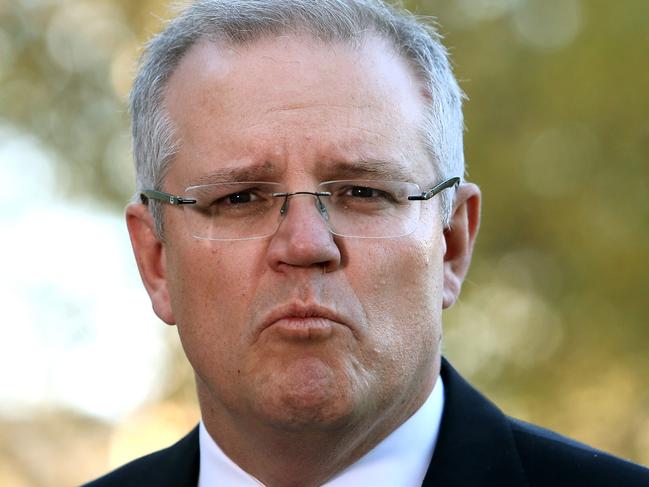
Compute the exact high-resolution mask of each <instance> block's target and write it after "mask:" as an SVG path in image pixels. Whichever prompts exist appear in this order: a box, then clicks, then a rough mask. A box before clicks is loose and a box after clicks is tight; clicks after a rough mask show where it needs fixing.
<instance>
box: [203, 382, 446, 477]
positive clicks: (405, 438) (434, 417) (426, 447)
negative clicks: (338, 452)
mask: <svg viewBox="0 0 649 487" xmlns="http://www.w3.org/2000/svg"><path fill="white" fill-rule="evenodd" d="M443 409H444V384H443V383H442V378H441V377H438V378H437V382H436V383H435V387H434V388H433V390H432V392H431V393H430V396H428V399H426V402H424V404H422V406H421V407H420V408H419V409H418V410H417V411H416V412H415V414H413V415H412V416H411V417H410V418H408V420H406V422H404V423H403V424H402V425H401V426H399V427H398V428H397V429H396V430H394V431H393V432H392V433H390V434H389V435H388V436H387V437H386V438H385V439H384V440H383V441H381V443H379V444H378V445H376V446H375V447H374V448H373V449H372V450H370V451H369V452H367V453H366V454H365V455H364V456H362V457H361V458H360V459H359V460H358V461H356V462H355V463H353V464H352V465H350V466H349V467H347V468H346V469H345V470H343V471H342V472H340V473H338V474H337V475H336V476H335V477H334V478H332V479H331V480H329V481H328V482H327V483H325V484H324V485H323V487H357V486H359V485H375V486H398V487H409V486H412V487H420V486H421V484H422V482H423V480H424V477H425V476H426V471H427V470H428V465H429V463H430V461H431V459H432V458H433V451H434V450H435V444H436V443H437V435H438V433H439V426H440V423H441V420H442V410H443ZM199 445H200V455H201V457H200V470H199V475H198V487H221V486H223V487H259V486H263V485H264V484H262V483H261V482H260V481H259V480H257V479H256V478H254V477H253V476H252V475H250V474H249V473H247V472H245V471H244V470H242V469H241V467H239V466H238V465H237V464H236V463H234V462H233V461H232V460H230V458H228V456H227V455H226V454H225V453H223V451H222V450H221V448H219V446H218V445H217V444H216V442H215V441H214V440H213V439H212V437H211V436H210V435H209V433H208V432H207V430H206V429H205V425H204V424H203V421H201V422H200V425H199Z"/></svg>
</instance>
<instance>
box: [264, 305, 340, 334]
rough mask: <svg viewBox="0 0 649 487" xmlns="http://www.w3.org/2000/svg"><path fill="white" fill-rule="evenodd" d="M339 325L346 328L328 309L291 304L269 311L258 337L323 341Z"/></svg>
mask: <svg viewBox="0 0 649 487" xmlns="http://www.w3.org/2000/svg"><path fill="white" fill-rule="evenodd" d="M339 325H343V326H346V321H345V320H344V318H342V317H341V316H339V315H338V314H337V313H336V312H334V311H333V310H331V309H329V308H326V307H324V306H319V305H306V304H300V303H292V304H288V305H284V306H280V307H279V308H275V309H274V310H273V311H271V312H270V313H269V314H268V316H267V317H266V318H265V319H264V320H263V321H262V324H261V326H260V327H259V330H258V335H262V334H266V333H272V334H276V335H278V336H279V337H281V338H285V339H289V340H323V339H326V338H328V337H329V336H331V335H332V334H333V332H334V329H335V328H336V326H339Z"/></svg>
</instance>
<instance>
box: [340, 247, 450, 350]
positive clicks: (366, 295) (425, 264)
mask: <svg viewBox="0 0 649 487" xmlns="http://www.w3.org/2000/svg"><path fill="white" fill-rule="evenodd" d="M438 248H439V246H436V242H434V241H430V240H420V239H416V238H412V239H410V238H409V239H399V240H394V241H392V242H386V241H384V242H380V243H377V245H369V246H368V245H367V241H365V242H364V248H363V252H364V254H363V255H364V258H363V259H360V262H357V263H356V264H352V263H351V261H352V259H350V267H351V266H353V267H352V268H350V272H349V275H350V280H351V281H352V282H351V285H352V287H353V288H354V289H355V290H356V292H357V293H358V299H359V300H360V302H361V304H362V305H363V308H364V311H365V313H366V315H367V318H368V322H369V324H370V327H371V328H372V329H371V330H370V333H371V335H372V337H373V340H374V342H375V345H376V348H377V350H383V352H384V353H387V352H388V351H390V354H394V353H396V352H395V351H397V350H401V351H405V353H412V352H414V351H416V350H417V349H429V347H432V346H434V344H435V343H436V342H437V340H438V336H439V334H440V329H441V309H442V290H443V286H442V278H443V272H442V271H443V267H442V257H441V255H440V252H439V251H436V250H435V249H438Z"/></svg>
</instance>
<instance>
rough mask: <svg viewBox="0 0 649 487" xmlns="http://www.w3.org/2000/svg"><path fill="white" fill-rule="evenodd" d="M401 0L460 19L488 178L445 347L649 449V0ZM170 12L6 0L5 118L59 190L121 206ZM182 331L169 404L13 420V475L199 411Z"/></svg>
mask: <svg viewBox="0 0 649 487" xmlns="http://www.w3.org/2000/svg"><path fill="white" fill-rule="evenodd" d="M405 4H406V5H407V6H408V7H409V8H411V9H412V10H413V11H415V12H416V13H419V14H424V15H434V16H436V17H437V19H438V21H439V24H440V26H441V30H442V32H443V33H444V34H445V36H446V44H447V45H448V46H449V48H450V50H451V52H452V56H453V60H454V63H455V66H456V73H457V76H458V78H459V79H460V80H461V83H462V86H463V88H464V90H465V91H466V93H467V95H468V97H469V101H468V102H467V104H466V112H465V113H466V125H467V127H468V132H467V134H466V158H467V163H468V169H469V175H470V179H471V180H473V181H476V182H477V183H478V184H479V185H480V186H481V188H482V191H483V196H484V207H483V222H482V229H481V234H480V238H479V241H478V245H477V249H476V254H475V257H474V264H473V268H472V271H471V273H470V275H469V279H468V281H467V283H466V284H465V289H464V292H463V296H462V300H461V301H460V302H459V303H458V304H457V305H456V306H455V307H454V308H453V309H452V310H450V311H449V312H448V313H447V314H446V318H445V320H446V323H445V324H446V337H445V353H446V355H447V356H448V357H449V358H450V359H451V360H452V361H453V362H454V363H455V364H456V366H457V367H458V368H459V369H460V370H461V371H462V372H463V373H464V374H465V375H467V376H468V377H469V378H470V379H471V380H473V381H474V382H475V383H476V384H477V385H478V386H480V387H481V388H482V389H483V390H484V391H485V392H486V393H487V395H489V396H490V397H491V398H493V399H494V400H495V402H497V403H498V404H499V405H500V406H501V407H502V408H503V409H504V410H506V411H507V412H509V413H511V414H513V415H516V416H519V417H522V418H524V419H527V420H529V421H532V422H536V423H539V424H542V425H544V426H547V427H550V428H552V429H556V430H558V431H560V432H561V433H564V434H566V435H570V436H574V437H576V438H577V439H579V440H582V441H584V442H587V443H591V444H593V445H594V446H596V447H599V448H602V449H605V450H609V451H612V452H614V453H616V454H618V455H621V456H623V457H627V458H631V459H633V460H635V461H638V462H642V463H645V464H648V463H649V388H648V385H649V375H648V373H647V371H648V370H649V353H647V345H646V344H647V342H648V341H649V327H647V326H646V320H647V318H646V317H647V316H649V299H647V289H649V265H648V262H649V259H648V258H647V254H648V251H649V164H647V154H649V117H648V113H649V110H648V109H649V92H648V90H647V87H648V86H649V69H647V61H648V57H647V46H649V2H647V1H646V0H622V1H620V2H608V1H604V0H581V1H579V0H430V1H410V2H405ZM170 13H171V11H170V9H169V8H168V6H167V4H166V2H163V1H162V0H140V1H138V2H131V1H129V0H59V1H57V0H13V1H4V2H0V126H9V127H12V128H14V129H17V130H20V131H22V132H25V133H29V134H32V135H33V136H35V137H36V138H37V139H38V140H39V141H40V142H41V143H42V144H43V145H44V146H45V147H47V148H48V149H49V150H50V151H52V152H53V154H55V158H56V161H57V167H56V170H57V175H58V181H59V188H60V193H61V194H62V195H63V197H72V196H75V195H79V194H87V195H91V196H92V197H93V198H95V199H97V200H99V201H101V202H103V203H104V204H105V205H107V206H109V207H112V208H114V210H115V211H120V209H121V208H122V207H123V205H124V203H125V201H126V200H127V199H128V198H129V197H130V196H131V194H132V192H133V188H134V184H133V170H132V168H131V159H130V154H129V150H130V149H129V143H130V142H129V131H128V116H127V113H126V103H125V100H126V97H127V94H128V90H129V86H130V82H131V80H132V77H133V73H134V70H135V64H136V59H137V56H138V53H139V47H138V46H141V45H142V43H143V42H144V41H145V40H146V39H147V38H149V37H150V35H151V34H152V33H154V32H156V31H157V30H159V28H160V26H161V23H162V22H161V20H160V19H161V18H165V17H168V16H169V15H170ZM174 346H175V347H176V348H174V350H175V352H174V353H175V355H174V357H175V358H174V360H173V363H172V364H170V366H169V370H170V371H174V374H173V375H172V376H171V377H170V382H169V384H168V389H167V390H166V392H165V393H164V394H162V397H160V401H159V403H152V404H149V405H146V406H144V407H143V411H142V412H140V413H138V414H136V415H134V417H133V418H130V419H129V418H127V419H126V420H125V421H124V423H122V424H120V425H118V426H111V425H101V424H97V423H96V422H93V421H91V420H89V419H87V418H80V417H75V416H74V415H73V414H72V413H69V412H67V413H66V412H59V413H56V412H50V413H47V414H39V415H38V416H37V417H33V418H32V420H31V421H25V422H22V423H21V422H15V421H9V420H6V421H5V420H2V421H1V422H2V428H1V431H2V434H1V435H0V451H2V452H3V454H2V458H3V460H2V461H0V484H2V485H53V483H59V482H60V483H62V484H69V483H74V482H80V481H82V480H85V479H88V478H89V477H92V476H93V475H96V474H99V473H101V472H103V471H105V470H106V469H107V468H108V466H109V465H111V466H114V465H116V464H118V463H120V462H122V461H124V460H125V458H129V457H130V456H135V455H137V454H140V453H143V452H144V451H148V450H152V449H155V448H158V447H160V446H163V445H164V444H166V443H169V442H170V441H171V439H172V438H174V437H176V436H179V435H180V434H181V432H182V431H184V430H186V429H187V428H189V427H191V425H192V424H193V422H195V421H196V418H197V417H198V413H197V411H196V406H195V402H194V399H193V397H192V392H191V391H192V387H193V385H192V375H191V372H190V371H189V370H188V368H187V366H186V365H185V364H184V363H183V359H182V354H181V352H179V349H178V347H177V345H174ZM143 418H147V420H146V421H144V420H143ZM129 432H130V433H129ZM129 434H130V436H129ZM16 438H19V439H20V441H16ZM120 438H122V439H123V438H130V440H128V441H121V443H120V441H119V439H120ZM133 438H139V439H140V440H142V438H146V440H145V443H141V442H135V443H133V441H132V439H133ZM116 444H121V445H124V444H127V445H131V449H130V450H128V453H115V452H120V451H121V452H123V451H124V448H123V447H122V448H121V449H120V447H116V446H115V445H116ZM133 444H135V445H136V446H133ZM93 445H94V446H93ZM95 446H96V447H95ZM29 451H38V452H40V453H42V455H40V456H38V457H34V455H32V454H30V453H29ZM70 452H74V453H72V454H71V453H70ZM70 457H74V458H75V461H74V463H70V462H69V458H70ZM34 458H36V460H35V459H34ZM79 464H85V465H88V466H89V467H88V468H85V469H84V470H83V471H81V470H79V468H78V465H79ZM51 465H56V468H52V467H51ZM54 480H56V482H53V481H54Z"/></svg>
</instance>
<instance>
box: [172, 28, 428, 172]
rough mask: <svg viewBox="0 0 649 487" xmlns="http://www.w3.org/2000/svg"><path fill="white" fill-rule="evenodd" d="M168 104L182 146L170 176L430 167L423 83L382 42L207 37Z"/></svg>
mask: <svg viewBox="0 0 649 487" xmlns="http://www.w3.org/2000/svg"><path fill="white" fill-rule="evenodd" d="M165 105H166V108H167V110H168V112H169V114H170V117H171V119H172V121H173V124H174V126H175V129H176V135H177V137H178V139H179V142H180V150H179V153H178V155H177V157H176V160H175V162H174V164H173V166H172V171H171V172H175V173H176V174H177V175H178V177H181V176H182V178H184V179H185V180H187V179H190V178H193V177H197V176H202V175H203V174H204V173H205V172H209V171H211V170H219V169H221V168H223V167H227V168H229V167H231V166H233V165H234V166H242V167H246V166H251V165H253V166H254V165H256V166H264V167H265V168H266V169H269V168H270V170H271V171H275V172H277V173H278V174H279V175H281V174H283V173H285V172H287V171H293V172H295V171H296V170H297V171H298V172H299V171H304V172H311V173H317V172H326V171H327V170H329V169H331V168H335V167H340V166H341V165H345V163H353V162H354V161H363V160H367V161H370V160H373V161H391V162H392V163H393V164H394V165H395V166H397V167H398V166H401V169H404V170H405V171H412V172H416V171H419V170H425V166H426V165H427V164H428V165H429V164H430V163H429V162H428V161H427V158H426V156H425V151H424V150H423V146H422V144H421V137H420V136H419V135H420V127H421V126H422V120H423V114H424V109H425V106H424V97H423V96H422V95H421V93H420V86H419V83H418V81H417V80H416V78H415V76H414V75H413V73H412V70H411V69H410V67H409V65H408V63H407V62H406V61H405V60H404V59H403V58H402V57H401V56H399V55H398V54H396V53H395V52H394V50H393V49H392V48H391V47H390V46H389V45H388V43H387V42H386V41H384V40H382V39H380V38H377V37H372V36H368V37H367V39H365V40H364V41H363V42H361V43H359V45H358V46H351V45H348V44H343V43H334V44H324V43H322V42H321V41H317V40H314V39H312V38H310V37H299V36H295V35H287V36H282V37H273V38H268V39H262V40H258V41H255V42H253V43H251V44H247V45H244V46H232V45H223V44H216V43H214V42H211V41H207V40H203V41H200V42H198V43H197V44H195V45H194V46H193V47H192V48H191V49H190V50H189V51H188V53H187V54H186V55H185V56H184V58H183V59H182V60H181V62H180V64H179V65H178V67H177V68H176V70H175V71H174V73H173V75H172V76H171V78H170V80H169V83H168V85H167V91H166V98H165ZM424 159H426V161H424ZM420 166H421V167H420ZM431 171H432V168H431ZM332 176H335V174H332ZM323 177H325V176H323Z"/></svg>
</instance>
